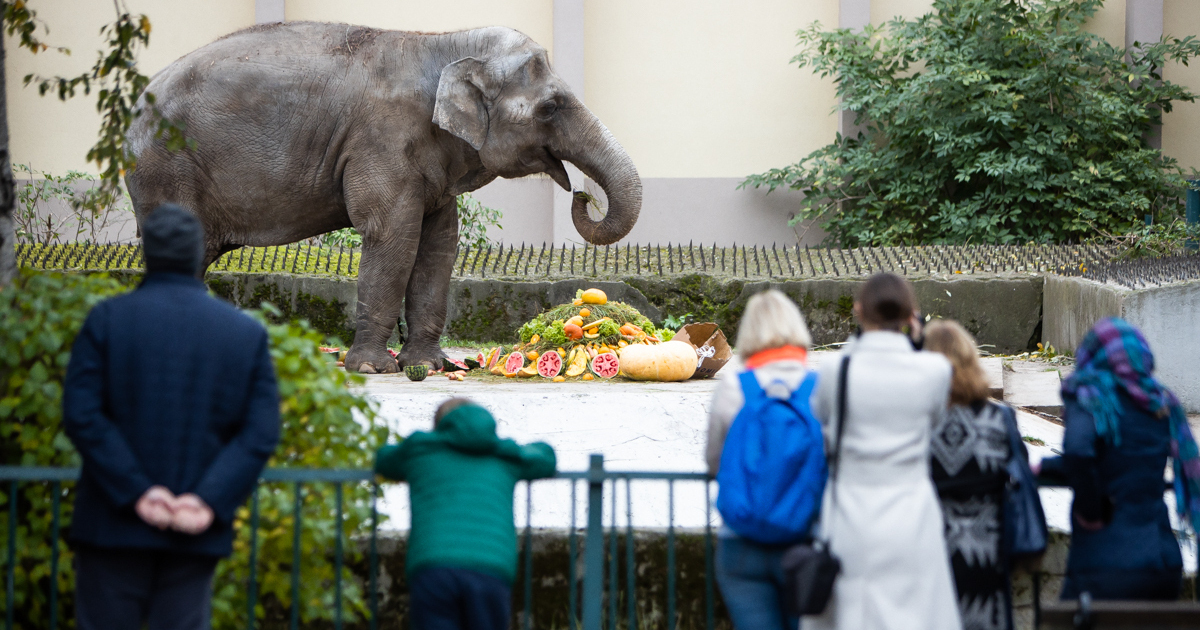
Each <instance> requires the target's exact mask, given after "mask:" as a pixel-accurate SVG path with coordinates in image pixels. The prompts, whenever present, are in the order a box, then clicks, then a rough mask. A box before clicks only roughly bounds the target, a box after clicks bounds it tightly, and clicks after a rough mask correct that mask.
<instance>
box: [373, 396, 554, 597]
mask: <svg viewBox="0 0 1200 630" xmlns="http://www.w3.org/2000/svg"><path fill="white" fill-rule="evenodd" d="M554 467H555V458H554V450H553V449H552V448H550V445H549V444H545V443H543V442H537V443H534V444H530V445H528V446H520V445H518V444H517V443H516V442H513V441H512V440H501V439H500V438H498V437H496V421H495V420H494V419H492V415H491V414H490V413H488V412H487V410H485V409H484V408H483V407H479V406H476V405H465V406H462V407H459V408H458V409H455V410H454V411H451V412H450V413H448V414H446V416H445V417H443V418H442V420H441V422H439V423H438V426H437V428H436V429H434V431H433V432H431V433H426V432H424V431H417V432H416V433H413V434H412V435H411V436H409V437H408V439H406V440H404V441H403V442H401V443H400V444H389V445H388V446H384V447H383V448H381V449H379V452H378V453H377V454H376V456H375V472H377V473H379V474H380V475H383V476H384V477H386V478H388V479H393V480H396V481H407V482H408V495H409V502H410V505H411V510H412V529H411V531H410V533H409V537H408V559H407V561H406V563H405V564H406V567H405V571H406V573H407V574H408V575H409V576H412V575H413V574H414V573H416V572H417V571H419V570H421V569H424V568H428V567H456V568H463V569H473V570H476V571H481V572H484V573H488V574H491V575H495V576H496V577H499V578H502V579H504V580H505V581H507V582H509V583H512V581H513V579H514V578H515V577H516V572H517V531H516V528H515V526H514V525H513V488H514V487H515V486H516V483H517V481H518V480H521V479H540V478H543V477H550V476H553V475H554Z"/></svg>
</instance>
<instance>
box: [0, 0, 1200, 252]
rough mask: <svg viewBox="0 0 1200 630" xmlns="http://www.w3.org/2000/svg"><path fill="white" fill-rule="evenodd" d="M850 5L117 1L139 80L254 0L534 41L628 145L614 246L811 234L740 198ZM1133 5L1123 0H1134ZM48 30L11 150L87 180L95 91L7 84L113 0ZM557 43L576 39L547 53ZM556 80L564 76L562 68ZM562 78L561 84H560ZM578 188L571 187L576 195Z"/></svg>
mask: <svg viewBox="0 0 1200 630" xmlns="http://www.w3.org/2000/svg"><path fill="white" fill-rule="evenodd" d="M847 1H848V0H811V1H808V2H796V1H795V0H746V1H745V2H742V3H729V2H725V1H722V0H693V1H690V2H689V1H686V0H655V1H654V2H645V1H644V0H444V1H443V2H426V1H419V0H340V1H339V2H329V1H328V0H208V1H206V2H189V3H182V2H174V1H171V0H129V9H130V10H131V11H132V12H134V13H146V14H147V15H148V16H149V17H150V19H151V21H152V24H153V26H154V30H153V34H152V37H151V46H150V48H149V49H147V50H145V51H144V52H143V54H142V55H141V59H140V64H141V68H142V71H143V72H145V73H147V74H153V73H154V72H156V71H157V70H158V69H160V68H162V67H163V66H165V65H166V64H168V63H170V62H171V61H172V60H174V59H176V58H178V57H179V56H181V55H183V54H185V53H187V52H189V51H191V50H193V49H195V48H197V47H199V46H202V45H204V44H206V43H208V42H210V41H212V40H214V39H216V38H217V37H220V36H222V35H224V34H227V33H229V32H232V31H235V30H238V29H240V28H244V27H246V26H249V25H251V24H252V23H253V22H254V20H255V8H256V5H257V6H258V8H259V9H260V11H261V10H262V9H263V7H264V6H267V5H271V6H272V7H278V11H279V12H278V13H277V15H283V16H284V17H286V19H288V20H318V21H343V22H349V23H356V24H364V25H368V26H374V27H380V28H393V29H410V30H425V31H447V30H459V29H466V28H472V27H476V26H485V25H504V26H510V27H512V28H515V29H517V30H520V31H522V32H524V33H526V34H527V35H529V36H530V37H532V38H533V39H534V40H536V41H537V42H539V43H540V44H542V45H543V46H544V47H545V48H546V49H547V50H548V51H550V52H551V55H552V57H553V56H554V55H555V54H556V52H557V53H558V54H559V55H560V56H562V58H561V59H559V58H555V59H554V63H555V65H556V67H558V68H560V70H562V71H563V72H568V71H569V72H570V73H571V76H573V77H581V79H579V80H580V81H581V82H582V84H583V87H584V90H583V92H584V100H585V102H586V104H587V105H588V107H589V108H591V109H592V110H593V111H594V112H595V113H596V114H597V115H598V116H599V117H600V119H601V120H602V121H604V123H605V124H606V125H607V126H608V127H609V128H610V129H611V130H612V132H613V134H614V135H615V136H616V138H617V139H618V140H619V141H620V142H621V143H622V144H623V145H624V146H625V148H626V149H627V150H628V151H629V153H630V154H631V156H632V157H633V160H634V162H635V164H637V166H638V169H639V171H640V173H641V175H642V177H643V181H644V188H645V204H644V206H643V212H642V217H641V219H640V220H639V222H638V225H637V227H635V229H634V231H633V233H631V234H630V235H629V237H628V239H627V240H628V241H635V242H643V243H645V242H647V241H660V240H661V241H664V242H665V241H667V240H680V239H682V240H685V241H686V240H695V241H697V242H706V243H709V242H713V241H715V242H718V243H722V244H729V243H731V242H738V243H748V242H755V241H757V242H768V243H769V242H771V241H780V242H783V241H788V240H789V239H795V238H797V236H801V235H802V236H803V238H804V241H805V242H809V243H813V242H816V241H817V240H819V238H820V237H821V235H820V234H819V233H816V232H803V231H801V232H793V231H792V230H790V229H788V228H787V227H786V221H787V219H788V217H789V216H790V213H791V212H793V211H794V210H795V208H796V207H797V204H798V200H799V196H798V193H795V192H791V191H778V192H776V193H774V194H772V195H769V196H766V195H764V193H763V192H762V191H756V190H737V185H738V183H739V182H741V181H742V179H743V178H744V177H745V176H746V175H749V174H752V173H757V172H762V171H764V170H766V169H769V168H773V167H780V166H784V165H787V164H790V163H792V162H794V161H796V160H798V159H799V158H801V157H803V156H804V155H806V154H808V153H809V152H811V151H813V150H814V149H816V148H818V147H820V146H822V145H824V144H826V143H828V142H830V141H832V139H833V137H834V133H835V131H836V129H837V117H836V116H835V115H834V114H833V108H834V104H835V99H834V88H833V83H832V81H830V80H828V79H821V78H819V77H817V76H816V75H814V74H812V73H811V71H810V70H808V69H800V68H798V67H796V65H795V64H793V63H791V61H790V60H791V58H792V57H793V56H794V55H795V54H796V53H797V52H798V50H797V48H796V31H797V30H798V29H801V28H805V27H807V26H808V25H809V24H811V23H812V22H814V21H819V22H820V23H821V24H822V25H824V26H825V27H827V28H832V27H834V26H836V25H837V24H838V23H839V17H840V14H839V10H840V7H844V5H846V2H847ZM856 1H857V2H859V3H863V2H866V3H867V4H868V5H869V14H870V19H871V21H872V23H875V24H879V23H881V22H883V21H886V20H888V19H890V18H892V17H896V16H901V17H905V18H913V17H916V16H918V15H921V14H923V13H924V12H926V11H928V10H929V8H930V7H931V6H932V0H856ZM1131 1H1132V0H1131ZM1163 2H1164V10H1165V13H1164V24H1165V30H1166V32H1167V33H1168V34H1169V35H1176V36H1180V37H1182V36H1186V35H1189V34H1196V33H1197V32H1200V1H1197V0H1163ZM31 4H32V6H33V7H34V8H35V9H37V10H38V11H39V17H40V18H41V19H42V20H43V21H44V22H45V23H46V24H48V25H49V26H50V28H51V32H50V34H49V35H48V36H47V37H46V40H47V41H48V42H49V43H51V44H54V45H64V46H68V47H70V48H71V49H72V52H73V54H72V55H71V56H63V55H60V54H57V53H53V52H47V53H43V54H39V55H36V56H34V55H31V54H29V53H28V52H27V51H24V50H17V49H16V47H15V43H14V41H13V40H12V39H8V40H7V41H6V45H7V46H8V51H9V55H8V67H7V74H8V84H7V88H8V94H9V123H10V128H11V130H12V156H13V161H14V162H16V163H31V164H32V165H33V166H34V167H35V168H37V169H39V170H45V171H50V172H54V173H63V172H65V171H67V170H70V169H77V170H86V171H92V172H94V171H95V167H94V166H92V165H88V164H87V163H86V161H85V157H84V156H85V154H86V153H87V150H88V149H89V148H90V147H91V146H92V144H93V143H94V142H95V139H96V134H97V131H98V129H99V122H100V121H99V116H98V115H97V114H96V112H95V97H94V95H93V96H90V97H84V96H80V97H78V98H77V99H75V100H73V101H70V102H67V103H62V102H59V101H58V100H57V99H56V98H54V97H53V96H47V97H44V98H43V97H39V96H38V95H37V93H36V91H35V90H33V89H27V88H24V87H23V86H22V78H23V77H24V75H26V74H28V73H31V72H32V73H36V74H42V75H54V74H62V75H72V74H78V73H81V72H84V71H86V70H87V69H88V68H89V67H90V66H91V64H92V63H93V62H94V61H95V56H96V54H97V52H98V51H99V49H100V48H101V47H102V46H103V44H104V42H103V41H102V39H101V37H100V36H99V35H98V31H99V29H100V27H101V26H102V25H103V24H105V23H108V22H111V21H112V20H113V19H114V14H113V9H112V6H111V4H110V3H107V2H97V1H96V0H32V2H31ZM1125 11H1126V0H1108V1H1107V2H1106V3H1105V6H1104V8H1103V9H1102V10H1101V12H1100V13H1099V14H1098V15H1097V16H1096V18H1095V19H1094V20H1093V21H1092V23H1091V24H1090V25H1089V27H1090V28H1091V29H1092V30H1093V31H1094V32H1096V33H1099V34H1101V35H1103V36H1104V37H1105V38H1107V39H1108V40H1109V41H1111V42H1112V43H1114V44H1118V45H1121V44H1123V42H1124V33H1125V27H1126V25H1125ZM556 32H558V33H559V34H560V36H561V34H562V33H572V34H573V37H572V39H571V40H567V39H566V38H564V42H566V41H571V42H575V41H576V39H575V38H576V37H578V36H580V35H579V34H582V35H581V37H582V39H583V46H582V48H580V47H578V46H565V45H564V46H560V47H557V48H556V46H555V42H554V36H555V33H556ZM568 69H569V70H568ZM1166 77H1167V78H1168V79H1170V80H1172V81H1176V82H1179V83H1182V84H1184V85H1188V86H1193V88H1192V89H1193V90H1196V91H1200V63H1193V64H1192V66H1191V67H1184V66H1182V65H1179V64H1175V65H1171V66H1169V67H1168V68H1167V70H1166ZM572 80H573V81H575V80H576V79H572ZM1165 127H1166V128H1165V129H1164V133H1163V147H1164V151H1165V152H1166V153H1167V154H1168V155H1171V156H1174V157H1176V158H1178V159H1179V160H1180V162H1181V164H1182V165H1183V166H1184V167H1185V168H1193V167H1196V168H1200V105H1197V104H1191V103H1184V104H1178V105H1177V106H1176V107H1175V110H1174V111H1173V112H1171V113H1170V114H1167V116H1166V118H1165ZM581 184H582V182H581V181H578V182H576V185H577V186H578V185H581ZM477 196H478V197H479V198H480V199H481V200H483V201H484V202H485V203H488V204H489V205H493V206H495V207H499V208H501V209H502V210H504V212H505V215H506V216H505V220H504V225H505V226H506V228H505V229H504V230H503V231H500V232H497V233H496V234H495V236H497V237H499V238H502V239H504V240H505V241H508V242H520V241H541V240H547V241H557V242H564V241H571V240H578V235H577V234H576V233H575V231H574V229H573V228H572V227H571V226H570V223H569V221H568V220H567V217H566V211H565V206H564V199H566V198H565V196H564V195H563V194H560V193H558V192H556V187H555V186H554V185H553V184H552V183H551V182H550V181H549V180H548V179H545V178H527V179H524V180H515V181H513V180H500V181H498V182H496V183H494V184H491V185H489V186H487V187H485V188H484V189H483V190H481V191H479V193H478V195H477Z"/></svg>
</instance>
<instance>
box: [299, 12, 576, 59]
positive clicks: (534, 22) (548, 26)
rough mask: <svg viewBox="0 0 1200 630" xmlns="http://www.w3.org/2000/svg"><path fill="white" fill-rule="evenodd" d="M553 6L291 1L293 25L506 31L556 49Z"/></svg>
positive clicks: (441, 30)
mask: <svg viewBox="0 0 1200 630" xmlns="http://www.w3.org/2000/svg"><path fill="white" fill-rule="evenodd" d="M553 5H554V1H553V0H453V1H452V2H450V1H441V2H430V1H428V0H338V1H337V2H330V1H329V0H287V10H286V15H287V19H288V21H289V22H291V21H299V20H311V21H315V22H346V23H349V24H362V25H364V26H374V27H376V28H388V29H395V30H404V31H428V32H443V31H461V30H465V29H471V28H477V27H480V26H507V27H509V28H515V29H517V30H518V31H521V32H522V33H525V34H526V35H528V36H530V37H531V38H533V40H534V41H536V42H537V43H539V44H541V45H542V46H544V47H545V48H546V50H553V48H554V11H553Z"/></svg>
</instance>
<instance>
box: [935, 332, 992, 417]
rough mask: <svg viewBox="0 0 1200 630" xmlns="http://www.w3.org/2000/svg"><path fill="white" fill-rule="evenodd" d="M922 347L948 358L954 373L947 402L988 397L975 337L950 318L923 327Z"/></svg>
mask: <svg viewBox="0 0 1200 630" xmlns="http://www.w3.org/2000/svg"><path fill="white" fill-rule="evenodd" d="M924 348H925V349H926V350H929V351H930V352H937V353H939V354H942V355H945V357H946V358H947V359H950V365H951V366H953V367H954V376H953V377H952V378H951V380H950V402H951V403H953V404H957V405H969V404H971V403H973V402H975V401H978V400H983V399H985V398H987V397H988V392H989V390H990V388H989V387H988V382H987V376H985V375H984V373H983V368H982V367H981V366H980V365H979V350H978V348H976V347H975V338H974V337H972V336H971V333H969V332H967V329H966V328H963V326H962V324H960V323H958V322H956V321H954V320H952V319H937V320H934V321H933V322H930V324H929V325H928V326H926V327H925V345H924Z"/></svg>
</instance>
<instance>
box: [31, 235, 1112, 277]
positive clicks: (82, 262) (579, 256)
mask: <svg viewBox="0 0 1200 630" xmlns="http://www.w3.org/2000/svg"><path fill="white" fill-rule="evenodd" d="M1117 253H1119V250H1118V249H1117V248H1116V247H1114V246H1109V245H1094V244H1087V245H921V246H912V247H908V246H899V247H860V248H855V249H837V248H826V247H808V246H807V245H806V246H804V247H801V246H800V245H798V244H794V245H788V244H784V245H777V244H774V243H773V244H771V246H770V247H768V246H766V245H741V246H738V245H736V244H735V245H734V246H733V247H718V246H717V245H716V244H713V245H711V246H705V245H702V244H701V245H697V244H694V243H688V246H687V247H684V246H683V244H682V243H668V244H667V245H661V244H659V245H634V244H626V245H605V246H603V247H599V246H595V245H569V246H563V245H555V244H547V243H542V244H541V245H534V244H528V245H527V244H525V243H521V244H519V245H507V244H503V243H502V244H497V245H487V246H485V247H477V246H468V247H460V248H459V250H458V253H457V255H456V257H455V260H454V272H453V273H454V276H455V277H458V278H488V277H492V278H550V277H621V276H629V275H639V276H646V275H658V276H665V275H676V274H705V275H712V276H728V277H735V278H736V277H741V278H756V279H769V278H781V279H787V278H797V279H798V278H818V277H820V278H839V277H851V278H853V277H862V276H868V275H871V274H872V273H875V272H878V271H891V272H894V273H897V274H900V275H905V276H921V275H932V274H1011V273H1064V274H1072V275H1080V274H1087V273H1088V272H1089V270H1090V269H1092V268H1094V267H1097V266H1100V265H1103V264H1105V263H1107V262H1108V261H1110V260H1112V259H1113V257H1114V256H1115V255H1116V254H1117ZM361 257H362V248H361V247H350V248H347V247H343V246H338V247H332V246H318V245H305V244H300V243H297V244H292V245H284V246H279V247H242V248H239V249H236V250H234V251H231V252H227V253H225V254H223V255H222V256H221V257H220V258H218V259H217V260H216V262H214V263H213V264H212V266H210V267H209V271H242V272H249V273H276V272H281V273H299V274H310V275H325V276H338V277H356V276H357V275H358V268H359V261H360V259H361ZM17 264H18V265H19V266H21V267H27V268H32V269H58V270H92V269H96V270H109V269H112V270H115V269H137V270H140V269H141V268H142V266H143V261H142V255H141V248H140V246H138V245H121V244H108V245H90V244H82V243H68V244H53V245H44V244H28V243H19V244H18V245H17Z"/></svg>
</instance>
